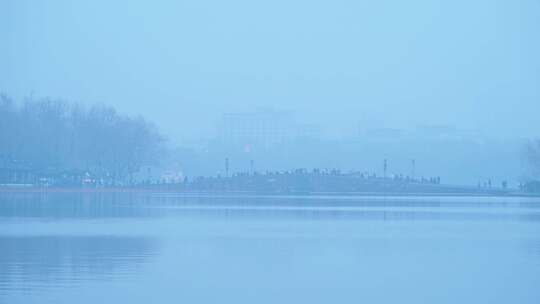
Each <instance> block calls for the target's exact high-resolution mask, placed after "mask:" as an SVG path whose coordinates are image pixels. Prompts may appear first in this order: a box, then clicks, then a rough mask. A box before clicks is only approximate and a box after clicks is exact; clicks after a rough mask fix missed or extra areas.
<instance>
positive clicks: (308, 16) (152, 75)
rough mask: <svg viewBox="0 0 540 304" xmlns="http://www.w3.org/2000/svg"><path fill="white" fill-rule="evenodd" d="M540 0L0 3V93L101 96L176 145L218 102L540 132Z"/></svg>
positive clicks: (352, 125)
mask: <svg viewBox="0 0 540 304" xmlns="http://www.w3.org/2000/svg"><path fill="white" fill-rule="evenodd" d="M539 9H540V3H538V2H536V1H518V2H512V3H509V2H505V1H499V2H493V1H475V2H469V1H453V2H451V3H449V2H446V1H430V2H423V1H412V2H410V1H409V2H406V3H405V2H403V3H401V2H399V3H398V2H392V1H378V2H376V3H373V2H357V1H351V2H348V1H339V2H335V1H332V2H325V1H316V2H313V1H297V2H293V3H291V2H284V1H277V2H276V1H272V2H267V3H261V2H258V3H252V2H249V1H233V2H227V3H222V2H219V1H197V2H189V3H188V2H176V1H161V2H159V3H158V4H155V3H153V4H149V3H148V4H145V3H143V2H129V3H126V2H114V3H109V2H107V1H92V2H71V1H47V2H35V1H3V2H2V4H0V17H1V18H0V35H1V36H2V37H4V43H6V42H7V44H6V46H7V47H3V48H0V54H1V56H0V66H2V67H3V71H4V73H2V74H1V75H0V91H1V92H3V93H6V94H7V95H10V96H13V97H14V98H16V99H22V98H24V97H25V96H30V95H34V96H37V97H44V96H48V97H51V98H59V99H65V100H69V101H74V102H82V103H85V104H93V103H103V104H107V105H111V106H114V107H116V108H118V109H119V110H120V111H122V112H127V113H130V114H141V115H143V116H145V117H146V118H148V119H150V120H152V121H154V122H156V123H157V125H158V126H159V127H160V128H161V130H162V131H163V132H164V133H165V134H166V135H168V137H170V138H171V139H172V140H173V141H175V142H181V141H182V140H185V139H190V138H191V139H192V138H199V137H203V138H206V137H210V136H212V134H213V132H214V131H215V124H216V123H217V121H219V119H220V117H221V115H222V114H223V113H231V112H232V113H234V112H250V111H253V110H256V109H259V108H274V109H278V110H281V109H283V110H288V111H293V112H294V113H296V115H297V116H298V119H299V120H300V121H303V122H306V123H310V124H316V125H319V126H320V127H321V128H322V129H323V130H325V132H327V133H329V134H333V135H340V134H348V133H351V132H355V130H356V128H358V126H362V125H368V126H374V127H381V128H399V129H413V128H415V127H417V126H450V127H454V128H457V129H464V130H477V131H479V132H481V133H483V134H487V135H489V136H492V137H503V138H524V137H525V138H526V137H534V136H538V134H539V133H540V132H539V131H540V130H539V129H540V125H539V124H538V122H537V116H538V113H540V88H539V86H538V83H540V74H539V73H538V71H539V70H540V58H539V57H538V56H537V54H538V53H540V41H539V39H538V38H537V36H536V35H537V29H538V28H540V18H538V17H539V15H538V12H539V11H540V10H539Z"/></svg>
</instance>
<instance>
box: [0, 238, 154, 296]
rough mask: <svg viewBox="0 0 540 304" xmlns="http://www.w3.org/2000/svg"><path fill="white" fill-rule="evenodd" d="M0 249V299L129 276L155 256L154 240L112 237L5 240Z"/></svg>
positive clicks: (1, 239)
mask: <svg viewBox="0 0 540 304" xmlns="http://www.w3.org/2000/svg"><path fill="white" fill-rule="evenodd" d="M0 248H2V253H1V255H0V295H1V294H8V293H10V292H15V291H21V290H26V291H38V289H40V288H44V287H47V286H49V287H51V286H55V285H59V286H62V287H65V286H64V285H66V284H74V283H78V282H80V281H81V280H84V279H87V280H101V279H107V278H108V277H110V276H111V275H114V276H115V277H118V276H122V275H129V274H132V273H134V272H136V271H137V269H138V268H140V267H141V264H143V263H145V262H148V259H149V258H150V257H151V256H152V255H154V254H155V244H153V241H152V240H149V239H144V238H136V237H111V236H90V237H89V236H32V237H28V236H22V237H17V236H3V237H0Z"/></svg>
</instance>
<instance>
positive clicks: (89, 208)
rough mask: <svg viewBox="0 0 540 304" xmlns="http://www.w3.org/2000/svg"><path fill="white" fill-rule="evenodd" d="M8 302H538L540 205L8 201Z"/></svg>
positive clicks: (521, 201) (2, 274) (4, 209)
mask: <svg viewBox="0 0 540 304" xmlns="http://www.w3.org/2000/svg"><path fill="white" fill-rule="evenodd" d="M0 226H1V227H2V229H1V231H0V248H2V254H1V255H0V270H1V271H0V302H1V303H25V304H27V303H74V302H76V303H96V302H102V303H118V302H123V303H171V302H190V303H194V302H197V303H215V302H220V303H254V302H256V303H276V302H287V303H294V302H296V303H298V302H306V303H330V302H334V303H335V302H341V303H352V302H355V303H357V302H386V303H395V302H401V303H456V302H458V303H459V302H467V303H469V302H470V303H538V301H539V300H540V292H539V290H538V288H536V287H537V286H538V285H539V284H540V276H539V275H538V274H539V273H540V199H538V198H511V197H510V198H498V197H414V196H413V197H395V196H394V197H393V196H387V197H384V196H366V197H351V196H348V197H347V196H337V197H323V196H321V197H319V196H308V197H302V196H276V197H272V196H250V197H242V196H227V195H224V196H185V195H171V194H159V193H156V194H152V195H149V194H129V193H116V194H114V193H108V194H88V193H86V194H73V193H67V194H66V193H63V194H58V193H57V194H21V193H17V194H9V195H8V194H0Z"/></svg>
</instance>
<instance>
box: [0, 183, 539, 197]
mask: <svg viewBox="0 0 540 304" xmlns="http://www.w3.org/2000/svg"><path fill="white" fill-rule="evenodd" d="M2 193H22V194H23V193H29V194H30V193H43V194H49V193H51V194H53V193H81V194H82V193H88V194H93V193H134V194H135V193H141V194H173V195H179V196H231V197H235V196H239V197H241V196H254V195H255V196H269V197H280V196H295V197H315V196H329V197H332V196H335V197H340V196H348V197H366V196H393V197H411V196H421V197H533V198H534V197H540V193H525V192H518V191H515V192H514V191H506V192H502V191H497V190H495V191H492V192H489V191H486V192H478V191H470V192H467V191H464V192H443V191H441V192H400V191H387V192H383V191H371V192H370V191H361V192H352V191H351V192H330V191H328V192H320V191H312V192H309V191H281V192H277V191H275V192H264V191H233V190H231V191H226V190H225V191H201V190H185V189H170V188H167V187H164V188H144V187H110V188H80V187H35V186H0V194H2Z"/></svg>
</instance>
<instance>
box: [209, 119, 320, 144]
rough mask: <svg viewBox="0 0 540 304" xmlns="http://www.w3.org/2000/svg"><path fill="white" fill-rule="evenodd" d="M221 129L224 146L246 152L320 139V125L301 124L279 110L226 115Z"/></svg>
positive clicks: (220, 125) (219, 131) (221, 123)
mask: <svg viewBox="0 0 540 304" xmlns="http://www.w3.org/2000/svg"><path fill="white" fill-rule="evenodd" d="M218 127H219V130H218V133H219V138H220V140H221V141H222V143H224V144H226V145H232V146H242V147H245V149H251V148H253V147H263V148H268V147H271V146H274V145H277V144H281V143H283V142H286V141H290V140H293V139H297V138H314V137H319V136H320V128H319V127H318V126H317V125H308V124H304V125H301V124H298V123H297V121H296V119H295V115H294V113H292V112H290V111H279V110H257V111H253V112H241V113H228V114H224V115H223V117H222V120H221V122H220V124H219V125H218Z"/></svg>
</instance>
